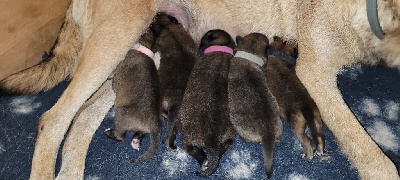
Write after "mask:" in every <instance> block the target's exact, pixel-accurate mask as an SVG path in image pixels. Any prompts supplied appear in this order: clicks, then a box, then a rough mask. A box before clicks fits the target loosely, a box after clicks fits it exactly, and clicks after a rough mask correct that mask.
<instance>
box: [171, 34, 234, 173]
mask: <svg viewBox="0 0 400 180" xmlns="http://www.w3.org/2000/svg"><path fill="white" fill-rule="evenodd" d="M234 46H235V43H234V41H233V40H232V38H231V37H230V35H229V34H228V33H226V32H225V31H223V30H211V31H209V32H207V33H206V34H205V35H204V36H203V38H202V39H201V44H200V47H199V54H200V57H199V59H198V60H197V62H196V64H195V66H194V69H193V71H192V73H191V74H190V77H189V81H188V84H187V87H186V91H185V94H184V97H183V102H182V106H181V109H180V111H179V115H178V120H179V121H181V123H182V124H181V125H182V128H181V134H182V137H181V140H182V146H183V148H184V149H185V151H186V152H187V153H189V155H191V156H193V157H194V158H195V159H196V160H197V161H198V163H199V164H200V167H201V171H200V172H197V173H196V174H197V175H198V176H209V175H211V174H212V173H213V172H215V171H216V170H217V168H218V164H219V160H220V157H221V156H222V155H223V154H224V153H225V152H226V151H227V150H228V148H229V147H230V146H231V145H232V143H233V140H234V138H235V131H234V129H233V126H232V125H231V123H230V121H229V107H228V71H229V62H230V59H231V58H232V54H233V50H232V49H233V48H234ZM213 48H214V49H213ZM218 48H219V49H218ZM215 51H216V52H215ZM203 53H204V54H203ZM205 152H206V153H205Z"/></svg>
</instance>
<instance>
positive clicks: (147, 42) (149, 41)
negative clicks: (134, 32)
mask: <svg viewBox="0 0 400 180" xmlns="http://www.w3.org/2000/svg"><path fill="white" fill-rule="evenodd" d="M138 42H139V43H140V44H141V45H143V46H145V47H147V48H149V49H151V48H152V47H153V45H154V43H155V36H154V33H153V31H150V30H147V31H146V32H145V33H144V34H142V36H141V37H140V38H139V41H138Z"/></svg>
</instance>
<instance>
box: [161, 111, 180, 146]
mask: <svg viewBox="0 0 400 180" xmlns="http://www.w3.org/2000/svg"><path fill="white" fill-rule="evenodd" d="M167 111H168V114H167V118H168V119H167V131H166V133H165V138H164V144H165V145H166V146H167V147H168V148H170V149H176V146H175V145H174V139H171V138H172V135H173V134H174V131H176V128H175V124H176V120H177V115H178V108H177V107H176V106H174V105H173V106H171V107H169V108H168V110H167ZM175 133H176V132H175Z"/></svg>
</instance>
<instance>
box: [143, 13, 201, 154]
mask: <svg viewBox="0 0 400 180" xmlns="http://www.w3.org/2000/svg"><path fill="white" fill-rule="evenodd" d="M156 18H157V20H156V21H157V23H155V24H154V23H153V24H152V26H151V30H152V31H153V32H154V34H155V35H156V36H157V40H156V42H155V44H154V47H153V49H154V51H155V52H156V51H157V52H159V53H160V56H161V59H160V67H159V68H158V75H159V77H160V83H161V86H160V87H161V98H162V101H161V103H162V105H161V106H162V107H161V115H162V118H163V119H164V120H166V121H167V124H168V126H167V132H166V133H165V134H166V135H165V139H164V141H165V144H166V146H167V148H170V149H176V146H175V144H174V140H175V137H176V133H177V129H176V128H177V127H175V124H176V125H177V126H179V122H176V119H177V116H178V111H179V108H180V106H181V103H182V98H183V93H184V92H185V88H186V83H187V81H188V78H189V75H190V72H191V71H192V69H193V66H194V62H195V59H196V57H195V55H196V51H197V50H196V44H195V42H194V40H193V39H192V37H190V35H189V33H187V32H186V31H185V29H184V28H183V26H182V25H181V24H178V21H177V20H176V19H175V18H173V17H168V16H165V15H164V16H161V15H158V16H157V17H156Z"/></svg>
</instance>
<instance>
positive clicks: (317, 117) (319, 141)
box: [302, 102, 325, 155]
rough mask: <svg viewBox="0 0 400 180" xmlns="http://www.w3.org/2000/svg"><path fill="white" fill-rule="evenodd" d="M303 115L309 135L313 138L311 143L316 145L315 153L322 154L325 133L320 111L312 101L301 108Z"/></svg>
mask: <svg viewBox="0 0 400 180" xmlns="http://www.w3.org/2000/svg"><path fill="white" fill-rule="evenodd" d="M302 111H303V116H304V118H305V119H306V121H307V124H308V127H309V128H310V130H311V136H312V138H313V143H315V145H316V152H315V153H316V154H317V155H322V154H324V148H325V134H324V132H323V128H322V118H321V113H320V112H319V109H318V107H317V105H316V104H315V103H314V102H312V103H310V104H309V105H308V106H307V107H306V108H303V109H302Z"/></svg>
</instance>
